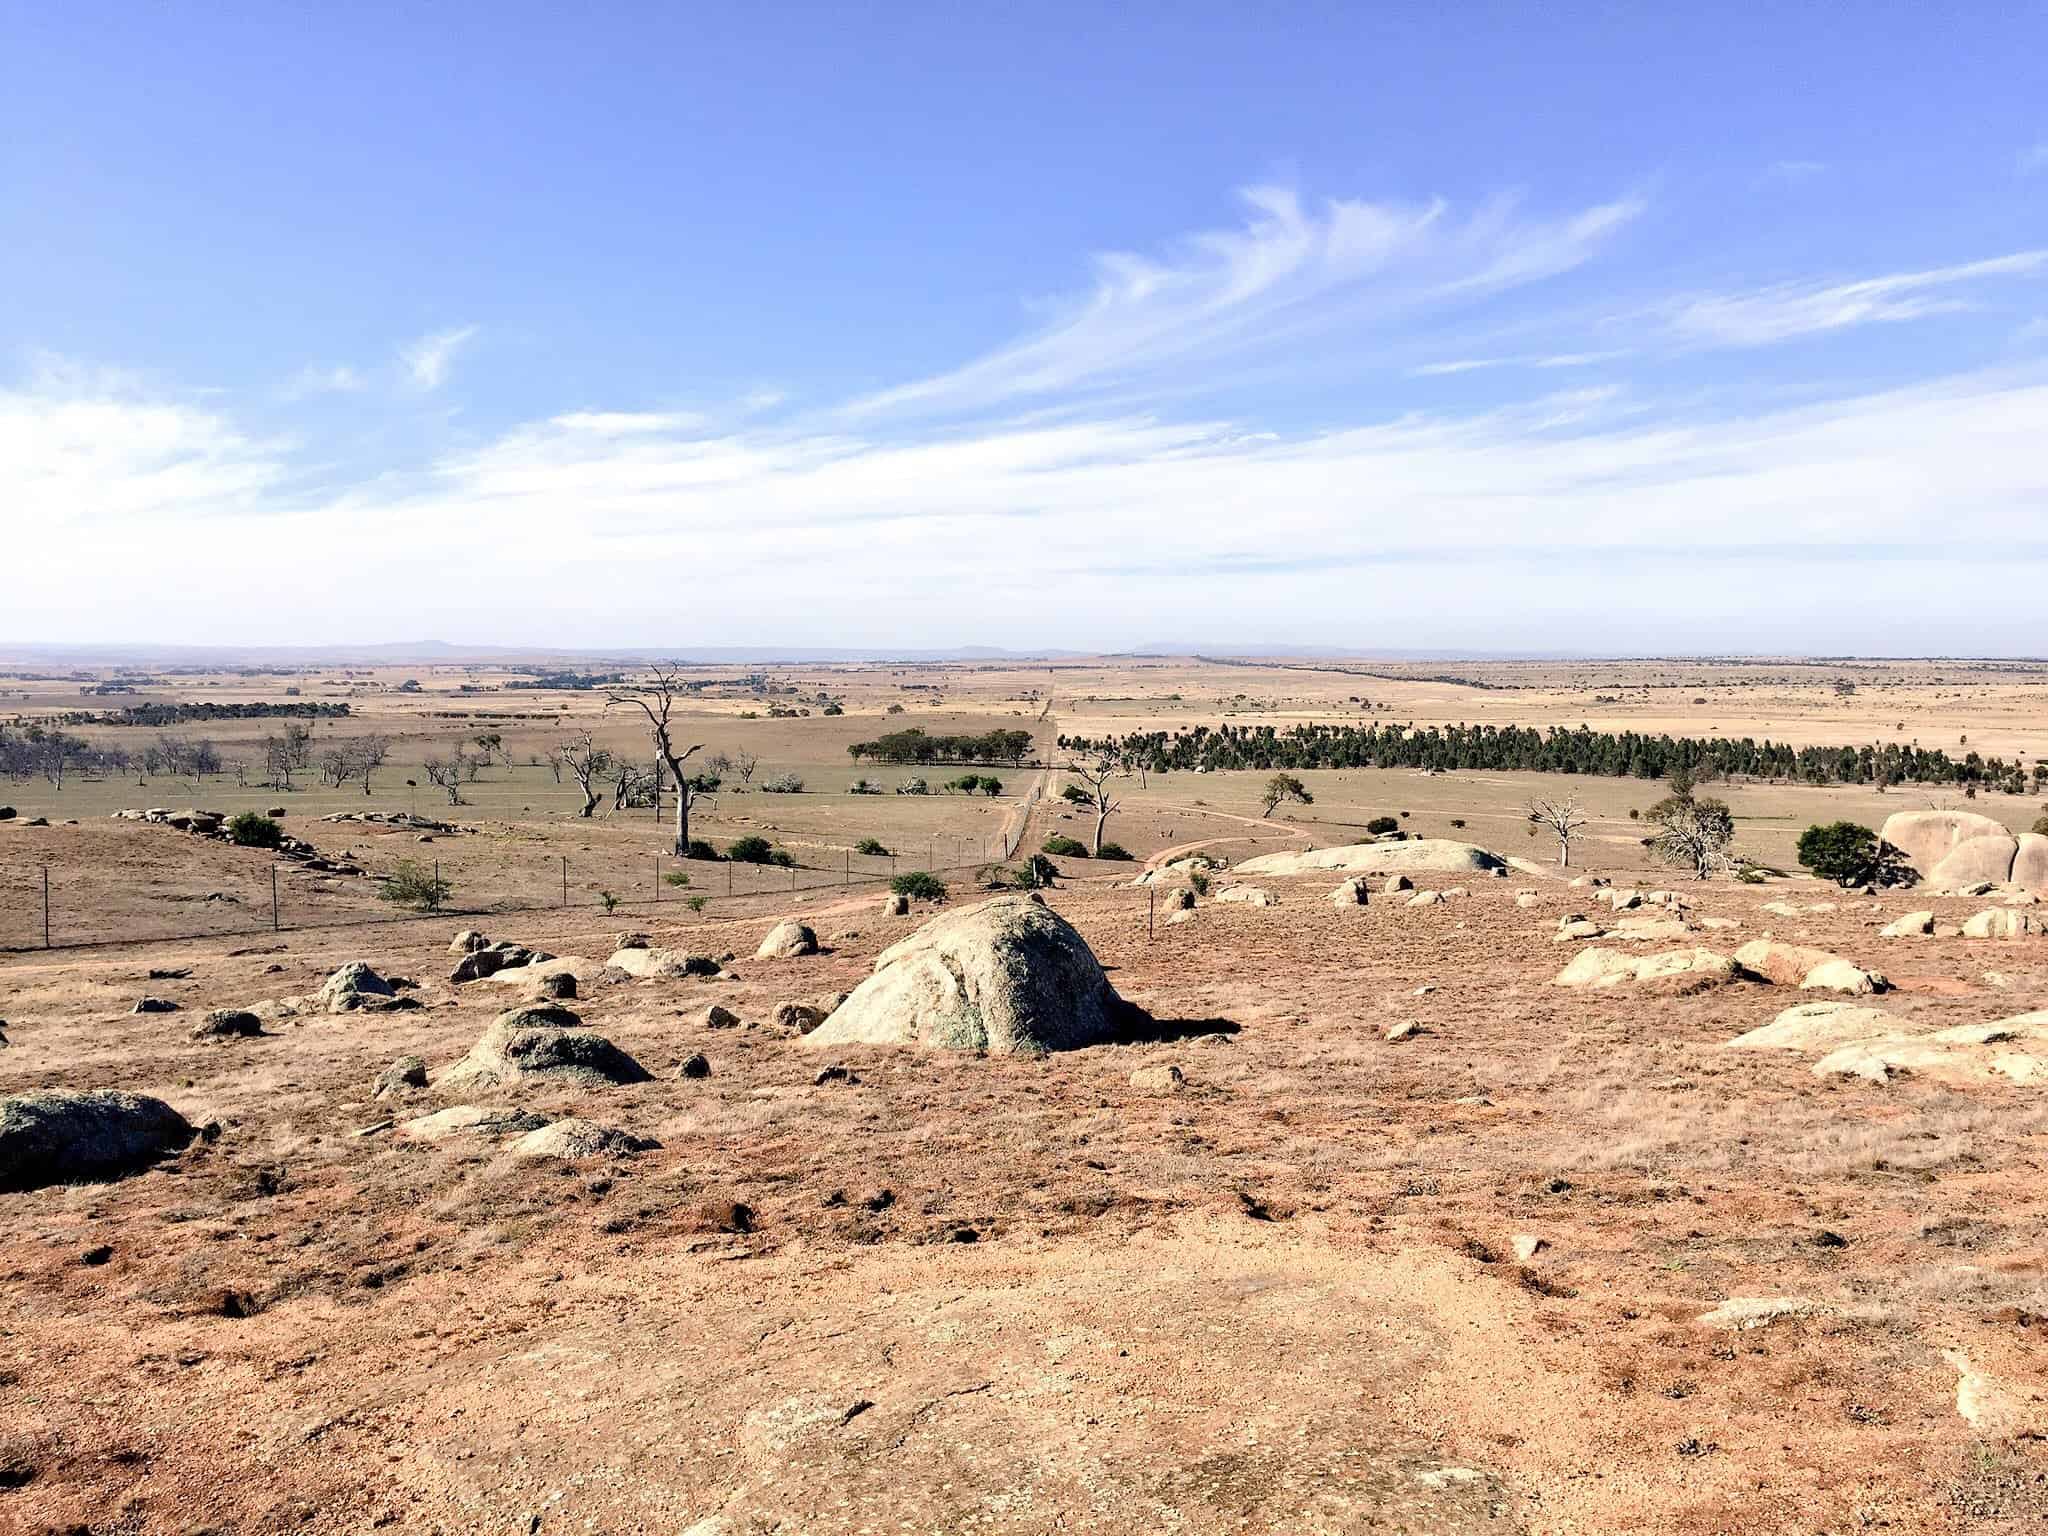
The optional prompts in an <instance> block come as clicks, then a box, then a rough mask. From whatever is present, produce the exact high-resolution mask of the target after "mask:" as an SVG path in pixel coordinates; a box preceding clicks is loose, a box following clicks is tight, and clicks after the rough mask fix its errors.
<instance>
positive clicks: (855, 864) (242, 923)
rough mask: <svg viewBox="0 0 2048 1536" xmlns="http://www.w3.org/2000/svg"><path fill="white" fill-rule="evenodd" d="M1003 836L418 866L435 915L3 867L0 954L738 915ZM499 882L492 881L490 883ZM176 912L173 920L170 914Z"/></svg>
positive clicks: (954, 873)
mask: <svg viewBox="0 0 2048 1536" xmlns="http://www.w3.org/2000/svg"><path fill="white" fill-rule="evenodd" d="M1034 803H1035V797H1034V799H1033V800H1032V801H1028V802H1027V803H1026V805H1025V808H1024V814H1023V815H1021V816H1019V817H1018V818H1017V820H1016V822H1015V824H1014V825H1012V826H1010V827H1008V828H1006V829H1005V831H1004V832H1003V833H1002V834H1001V835H1000V836H999V837H993V838H980V837H968V836H949V835H945V834H940V835H937V836H931V837H927V838H924V839H922V840H920V841H919V842H918V843H916V844H914V845H910V846H899V848H898V849H897V851H895V852H893V853H889V854H860V853H856V852H853V851H850V850H842V851H841V852H840V854H839V856H838V857H837V859H836V860H835V859H831V858H821V857H820V856H818V855H817V854H815V853H814V854H812V855H811V856H809V857H807V858H802V859H794V860H793V861H792V862H789V863H786V864H783V863H760V864H756V863H750V862H747V861H745V860H738V859H719V860H705V859H678V858H675V857H673V856H672V855H669V854H655V855H652V856H648V857H644V858H635V857H629V856H619V857H606V856H604V855H602V854H589V853H586V854H578V855H569V854H552V853H539V852H536V851H523V852H522V851H520V850H496V851H494V854H493V856H491V857H489V858H488V859H481V860H480V859H478V858H475V857H471V858H467V859H463V860H460V861H457V860H449V861H443V860H438V859H435V860H429V859H420V860H418V861H417V863H418V865H419V869H420V872H421V874H422V875H425V876H428V877H430V878H431V879H432V881H433V889H440V888H441V886H442V883H443V881H444V880H445V881H447V882H448V883H449V884H450V885H452V887H453V890H452V891H451V892H450V894H449V895H448V897H447V898H446V899H445V900H443V901H441V902H439V903H438V904H436V905H433V906H431V907H429V908H427V909H425V910H420V909H415V908H408V909H402V910H394V908H393V906H392V904H391V903H389V902H387V901H384V900H382V899H380V897H379V892H380V891H382V890H384V889H386V888H387V882H386V881H385V879H384V878H382V877H379V876H375V875H357V876H339V877H337V876H332V875H328V874H315V873H310V872H309V871H307V870H306V869H305V868H303V867H302V866H300V865H296V864H292V863H286V862H276V863H270V864H267V865H262V866H251V867H250V868H248V869H246V870H244V871H241V872H239V873H238V874H237V875H236V876H235V877H232V878H222V877H221V876H220V875H219V873H218V872H217V871H216V872H215V873H214V874H212V875H210V876H209V877H208V881H209V882H210V883H211V885H212V887H213V888H212V889H209V890H207V891H206V892H204V893H203V894H202V893H199V892H198V891H197V890H196V889H195V890H193V891H190V892H182V891H169V892H166V891H163V890H161V889H156V890H147V889H138V888H137V887H136V886H134V885H132V884H130V885H124V884H123V883H122V880H121V874H120V872H119V871H103V870H96V869H80V868H76V867H64V866H59V865H51V864H37V865H33V866H26V867H24V866H21V865H14V866H12V867H9V868H7V869H4V870H0V954H25V953H35V952H38V951H44V950H62V949H91V948H118V947H120V946H123V945H140V944H161V943H174V942H179V941H182V940H191V939H216V938H233V937H239V936H248V935H256V934H266V933H291V932H300V931H304V930H308V929H319V928H346V927H358V926H365V925H373V924H388V923H402V922H417V921H420V920H422V919H423V918H433V919H447V918H451V917H488V916H493V915H498V914H513V913H520V912H544V911H567V910H576V911H583V912H589V911H593V910H594V911H598V912H603V913H613V912H620V913H642V914H647V913H653V914H659V913H674V914H675V915H676V916H678V917H681V916H682V915H683V914H685V913H689V914H691V915H696V914H703V915H706V916H709V917H716V916H718V915H719V914H720V913H723V912H730V913H731V914H732V915H735V916H739V915H745V913H746V912H747V911H748V910H749V909H751V908H754V907H758V906H760V905H761V904H762V903H763V902H764V901H769V900H772V899H773V898H776V897H783V898H786V897H789V896H792V895H798V896H801V895H803V894H805V893H816V892H822V891H831V890H846V891H855V890H859V889H861V888H863V887H876V888H879V887H885V886H887V885H888V883H889V882H890V881H891V880H893V879H894V878H895V877H896V876H897V875H899V874H906V873H910V872H912V871H924V872H926V873H930V874H933V875H938V876H942V877H947V876H950V877H952V878H955V879H958V878H960V877H962V876H964V875H971V874H974V873H977V872H979V871H983V870H987V869H990V868H991V867H992V866H996V865H1000V864H1003V863H1006V862H1007V861H1008V860H1010V859H1011V858H1013V857H1014V856H1015V854H1016V851H1017V849H1018V848H1019V847H1020V846H1021V845H1022V842H1023V839H1024V833H1025V829H1026V827H1027V826H1028V824H1029V815H1030V805H1031V804H1034ZM485 872H487V873H485ZM166 904H168V905H169V906H170V907H171V910H170V911H169V912H166V911H165V910H164V907H165V905H166Z"/></svg>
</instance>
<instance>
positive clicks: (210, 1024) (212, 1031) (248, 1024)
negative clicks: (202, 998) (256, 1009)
mask: <svg viewBox="0 0 2048 1536" xmlns="http://www.w3.org/2000/svg"><path fill="white" fill-rule="evenodd" d="M262 1033H263V1021H262V1020H261V1019H260V1018H258V1017H257V1016H256V1015H255V1014H253V1013H251V1012H249V1011H248V1010H247V1009H246V1008H216V1009H214V1010H213V1012H211V1013H209V1014H206V1015H205V1016H204V1017H202V1018H201V1019H200V1021H199V1022H198V1023H197V1024H195V1025H193V1026H192V1038H193V1039H194V1040H225V1039H229V1038H232V1037H236V1036H247V1035H260V1034H262Z"/></svg>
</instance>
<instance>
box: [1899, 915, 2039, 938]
mask: <svg viewBox="0 0 2048 1536" xmlns="http://www.w3.org/2000/svg"><path fill="white" fill-rule="evenodd" d="M2036 933H2048V923H2044V922H2043V921H2042V920H2041V919H2040V918H2038V917H2036V916H2034V914H2033V913H2031V912H2024V911H2017V910H2015V909H2013V908H2012V907H1987V908H1986V909H1985V910H1984V911H1982V912H1973V913H1971V914H1970V916H1968V917H1966V918H1964V919H1963V920H1962V921H1961V922H1960V923H1944V922H1941V921H1939V920H1938V919H1937V918H1936V917H1935V915H1934V913H1933V912H1932V911H1931V910H1929V911H1922V912H1908V913H1906V914H1905V915H1904V916H1902V917H1895V918H1893V919H1892V920H1891V921H1890V922H1888V923H1886V924H1885V925H1884V927H1882V928H1880V929H1879V930H1878V935H1879V936H1880V937H1881V938H1887V939H1907V938H1936V939H2023V938H2026V937H2028V936H2029V935H2030V934H2036Z"/></svg>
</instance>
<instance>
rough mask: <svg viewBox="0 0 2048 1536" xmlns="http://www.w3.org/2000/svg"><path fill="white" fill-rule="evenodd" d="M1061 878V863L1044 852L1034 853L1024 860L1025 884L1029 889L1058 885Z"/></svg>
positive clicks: (1034, 889)
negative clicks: (1058, 863)
mask: <svg viewBox="0 0 2048 1536" xmlns="http://www.w3.org/2000/svg"><path fill="white" fill-rule="evenodd" d="M1059 878H1060V867H1059V865H1057V864H1055V863H1053V861H1052V860H1051V859H1048V858H1047V857H1046V856H1045V855H1044V854H1042V853H1034V854H1033V855H1031V857H1030V858H1029V859H1027V860H1025V861H1024V885H1025V888H1026V889H1027V890H1033V891H1041V890H1044V889H1045V888H1046V887H1047V886H1051V885H1057V884H1058V883H1059Z"/></svg>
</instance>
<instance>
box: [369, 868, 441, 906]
mask: <svg viewBox="0 0 2048 1536" xmlns="http://www.w3.org/2000/svg"><path fill="white" fill-rule="evenodd" d="M454 893H455V887H454V886H453V885H451V884H450V883H449V882H448V881H446V880H444V879H442V878H441V877H440V876H439V875H437V874H435V873H434V869H433V866H432V865H430V864H422V863H420V862H419V861H418V860H417V859H400V860H399V861H398V867H397V868H396V869H394V870H392V871H391V873H390V874H388V875H386V876H385V877H384V884H383V886H382V888H381V889H379V890H378V892H377V899H378V900H379V901H388V902H390V903H391V904H392V905H393V906H396V907H410V908H412V909H413V910H414V911H415V912H438V911H440V910H441V907H442V905H443V904H444V903H445V902H446V901H447V900H448V898H449V897H450V896H452V895H453V894H454Z"/></svg>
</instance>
